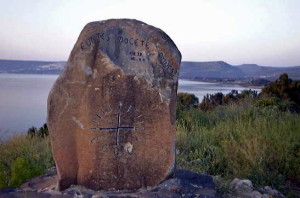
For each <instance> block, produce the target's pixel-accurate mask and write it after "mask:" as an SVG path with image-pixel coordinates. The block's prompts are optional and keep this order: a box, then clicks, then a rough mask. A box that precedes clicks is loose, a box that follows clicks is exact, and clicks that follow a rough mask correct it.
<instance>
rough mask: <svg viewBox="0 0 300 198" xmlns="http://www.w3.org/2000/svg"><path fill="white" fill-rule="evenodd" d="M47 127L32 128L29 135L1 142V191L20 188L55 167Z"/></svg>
mask: <svg viewBox="0 0 300 198" xmlns="http://www.w3.org/2000/svg"><path fill="white" fill-rule="evenodd" d="M47 134H48V129H47V125H44V126H43V127H41V128H40V129H39V130H38V129H36V128H35V127H32V128H30V129H29V130H28V134H27V135H18V136H14V137H13V138H11V139H9V140H8V141H5V142H4V141H2V142H1V141H0V189H1V188H9V187H18V186H19V185H20V184H22V183H23V182H24V181H26V180H27V179H29V178H32V177H34V176H37V175H41V174H43V173H45V171H46V170H47V169H48V168H50V167H51V166H53V165H54V162H53V159H52V154H51V148H50V142H49V137H48V136H47Z"/></svg>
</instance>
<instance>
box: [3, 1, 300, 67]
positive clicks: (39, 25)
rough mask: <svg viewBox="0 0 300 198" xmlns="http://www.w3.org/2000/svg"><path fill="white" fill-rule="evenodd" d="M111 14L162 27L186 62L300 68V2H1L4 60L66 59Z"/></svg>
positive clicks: (114, 16)
mask: <svg viewBox="0 0 300 198" xmlns="http://www.w3.org/2000/svg"><path fill="white" fill-rule="evenodd" d="M109 18H135V19H138V20H141V21H143V22H145V23H148V24H150V25H153V26H156V27H158V28H161V29H162V30H164V31H165V32H166V33H167V34H168V35H169V36H170V37H171V38H172V39H173V41H174V42H175V43H176V45H177V47H178V48H179V50H180V51H181V53H182V55H183V60H185V61H187V60H188V61H216V60H224V61H226V62H228V63H230V64H242V63H257V64H260V65H267V66H293V65H300V0H179V1H177V0H170V1H169V0H0V27H1V31H0V59H18V60H51V61H52V60H53V61H59V60H67V58H68V56H69V54H70V51H71V50H72V48H73V45H74V44H75V42H76V40H77V37H78V35H79V33H80V31H81V30H82V28H83V27H84V25H85V24H86V23H88V22H91V21H98V20H105V19H109Z"/></svg>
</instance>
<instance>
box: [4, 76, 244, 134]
mask: <svg viewBox="0 0 300 198" xmlns="http://www.w3.org/2000/svg"><path fill="white" fill-rule="evenodd" d="M57 77H58V75H36V74H0V139H4V138H5V137H8V136H9V135H11V134H13V133H22V132H26V131H27V129H28V128H29V127H31V126H36V127H40V126H42V125H43V124H44V123H45V122H46V115H47V97H48V94H49V91H50V89H51V87H52V85H53V83H54V82H55V80H56V79H57ZM232 89H236V90H239V91H240V90H244V88H243V87H241V86H239V85H224V84H216V83H206V82H195V81H188V80H179V90H178V92H187V93H194V94H195V95H196V96H197V97H198V98H199V100H200V101H201V100H202V98H203V96H204V95H206V94H207V93H210V94H212V93H217V92H223V93H229V92H230V91H231V90H232Z"/></svg>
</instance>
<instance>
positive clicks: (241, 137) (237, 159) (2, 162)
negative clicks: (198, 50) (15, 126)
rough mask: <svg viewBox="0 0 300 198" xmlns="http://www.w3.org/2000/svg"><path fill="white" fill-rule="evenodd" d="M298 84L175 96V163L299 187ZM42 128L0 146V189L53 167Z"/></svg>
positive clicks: (290, 82) (281, 81)
mask: <svg viewBox="0 0 300 198" xmlns="http://www.w3.org/2000/svg"><path fill="white" fill-rule="evenodd" d="M299 94H300V82H299V81H293V80H291V79H289V78H288V76H287V75H286V74H284V75H282V76H281V77H280V78H279V79H278V80H276V81H275V82H272V83H270V84H269V85H267V86H266V87H265V88H264V89H263V90H262V93H261V94H258V93H257V92H255V91H251V90H245V91H243V92H241V93H238V92H237V91H232V92H231V93H229V94H226V95H224V94H222V93H217V94H213V95H207V96H206V97H205V98H204V99H203V101H202V102H201V103H200V104H199V101H198V98H197V97H195V96H194V95H191V94H185V93H181V94H178V108H177V163H178V166H179V167H181V168H188V169H191V170H194V171H197V172H200V173H206V174H211V175H220V176H222V177H224V178H233V177H239V178H248V179H250V180H252V181H253V182H254V183H255V184H256V185H270V186H272V187H275V188H277V189H280V190H288V189H289V188H290V185H299V184H300V166H299V164H300V114H299V105H300V102H299V100H300V95H299ZM53 165H54V163H53V160H52V155H51V149H50V144H49V137H48V129H47V125H44V126H43V127H41V128H40V129H37V128H35V127H32V128H30V129H29V130H28V133H27V135H26V136H16V137H13V138H11V139H10V140H8V141H6V142H0V188H7V187H17V186H19V185H20V184H21V183H23V182H24V181H25V180H26V179H28V178H31V177H33V176H36V175H39V174H42V173H44V172H45V171H46V170H47V169H48V168H49V167H51V166H53Z"/></svg>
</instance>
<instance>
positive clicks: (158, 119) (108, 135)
mask: <svg viewBox="0 0 300 198" xmlns="http://www.w3.org/2000/svg"><path fill="white" fill-rule="evenodd" d="M180 61H181V54H180V52H179V51H178V49H177V47H176V45H175V44H174V43H173V41H172V40H171V39H170V37H169V36H168V35H166V34H165V33H164V32H163V31H162V30H160V29H157V28H155V27H153V26H150V25H147V24H145V23H143V22H140V21H137V20H129V19H116V20H107V21H97V22H92V23H89V24H87V25H86V26H85V27H84V29H83V30H82V32H81V34H80V36H79V38H78V40H77V42H76V44H75V46H74V48H73V50H72V52H71V54H70V57H69V59H68V62H67V63H66V66H65V68H64V70H63V72H62V74H61V75H60V76H59V78H58V79H57V81H56V82H55V84H54V86H53V88H52V90H51V92H50V95H49V98H48V127H49V131H50V137H51V144H52V150H53V154H54V159H55V162H56V167H57V172H58V187H59V189H60V190H62V189H65V188H67V187H69V186H70V185H72V184H79V185H83V186H85V187H87V188H91V189H95V190H122V189H128V190H133V189H139V188H143V187H152V186H155V185H157V184H159V183H160V182H161V181H163V180H164V179H165V178H166V177H168V175H169V174H170V173H172V171H173V169H174V166H175V129H176V128H175V127H176V125H175V119H176V118H175V116H176V95H177V86H178V74H179V67H180Z"/></svg>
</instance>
